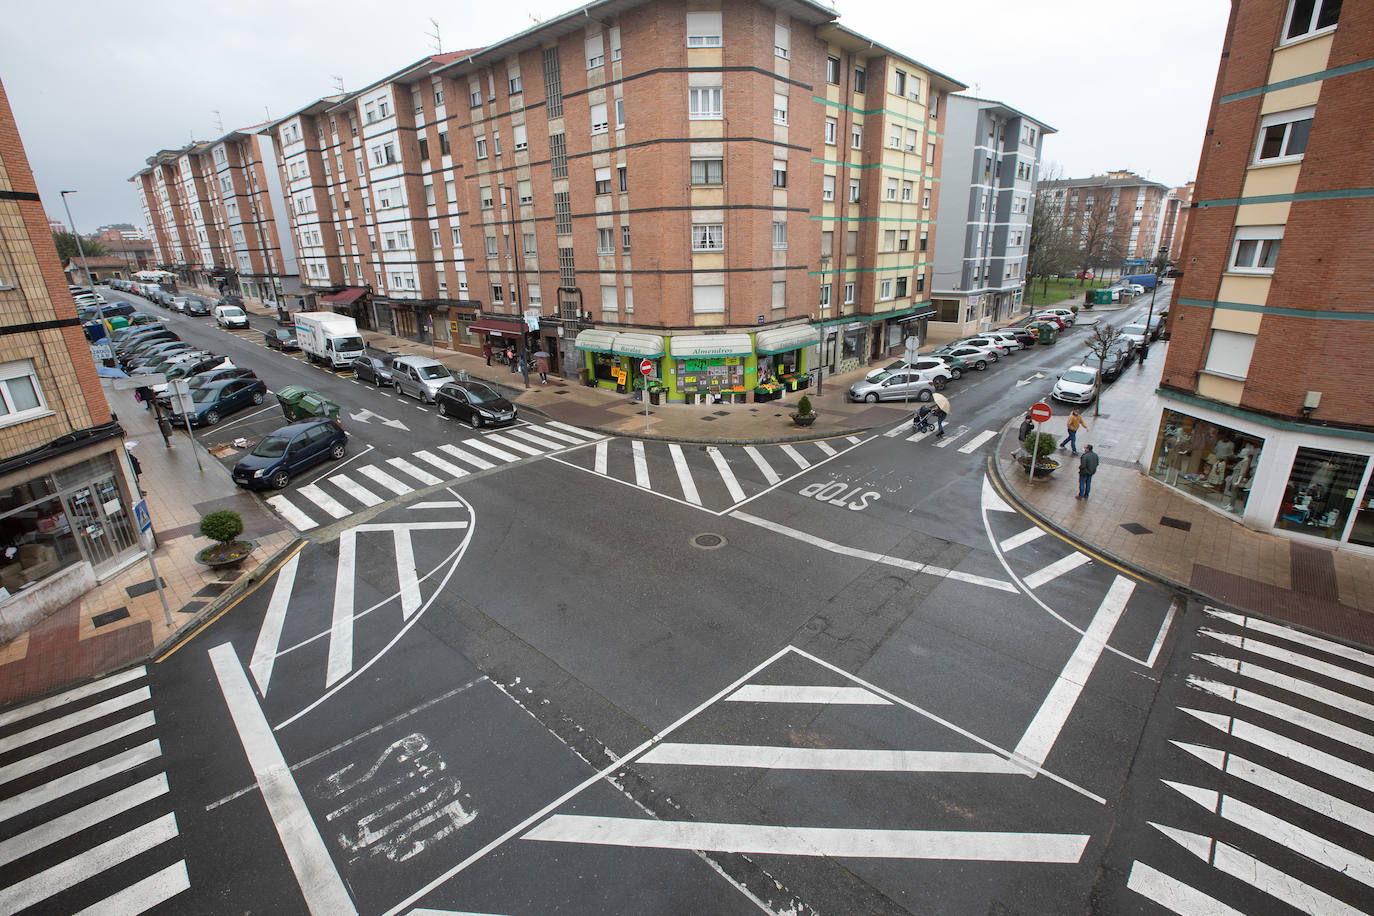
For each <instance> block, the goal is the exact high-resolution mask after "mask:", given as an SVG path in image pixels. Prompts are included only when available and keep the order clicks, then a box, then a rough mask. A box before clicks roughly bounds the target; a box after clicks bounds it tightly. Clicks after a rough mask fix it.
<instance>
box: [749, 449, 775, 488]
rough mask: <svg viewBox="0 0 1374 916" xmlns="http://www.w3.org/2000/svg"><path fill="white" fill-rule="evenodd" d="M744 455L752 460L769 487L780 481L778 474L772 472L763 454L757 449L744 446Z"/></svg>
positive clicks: (771, 467)
mask: <svg viewBox="0 0 1374 916" xmlns="http://www.w3.org/2000/svg"><path fill="white" fill-rule="evenodd" d="M744 453H745V454H746V455H748V456H749V457H750V458H752V459H754V464H755V465H756V466H757V467H758V469H759V473H760V474H762V475H763V479H764V480H766V481H768V483H769V485H770V486H771V485H772V484H775V483H780V482H781V481H782V477H780V476H778V472H777V471H775V470H773V466H772V465H771V464H769V463H768V459H766V458H764V457H763V453H762V452H760V451H759V450H758V449H757V448H755V447H754V446H752V445H746V446H745V447H744Z"/></svg>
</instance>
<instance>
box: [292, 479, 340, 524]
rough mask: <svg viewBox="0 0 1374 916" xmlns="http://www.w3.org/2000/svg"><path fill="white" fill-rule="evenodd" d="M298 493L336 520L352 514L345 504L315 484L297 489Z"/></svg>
mask: <svg viewBox="0 0 1374 916" xmlns="http://www.w3.org/2000/svg"><path fill="white" fill-rule="evenodd" d="M296 492H297V493H298V494H299V495H301V496H304V497H305V498H306V499H308V500H310V501H311V502H312V503H314V504H315V505H317V506H319V507H320V508H321V509H323V510H324V511H326V512H328V513H329V514H330V515H332V516H334V517H335V518H343V517H344V516H346V515H351V514H352V513H350V512H349V511H348V508H347V507H345V506H344V504H343V503H341V502H339V501H338V500H337V499H335V498H334V497H332V496H330V495H329V494H328V493H326V492H324V491H323V490H321V489H320V488H319V487H318V486H316V485H315V484H313V483H312V484H306V485H305V486H303V487H297V488H296Z"/></svg>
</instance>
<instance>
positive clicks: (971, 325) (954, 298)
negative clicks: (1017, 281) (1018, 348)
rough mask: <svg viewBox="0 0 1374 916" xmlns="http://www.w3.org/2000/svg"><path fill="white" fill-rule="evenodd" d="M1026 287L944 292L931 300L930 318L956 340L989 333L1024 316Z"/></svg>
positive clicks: (950, 337) (936, 294)
mask: <svg viewBox="0 0 1374 916" xmlns="http://www.w3.org/2000/svg"><path fill="white" fill-rule="evenodd" d="M1024 310H1025V288H1024V287H1023V286H1021V285H1017V286H1016V287H1014V288H1009V289H995V290H984V291H981V292H973V291H963V290H941V291H940V292H938V293H935V294H934V295H933V296H932V298H931V318H932V320H933V321H934V322H935V323H936V324H937V325H938V326H939V328H940V329H941V331H943V332H944V335H945V336H947V337H948V338H949V339H951V340H953V339H956V338H959V337H965V336H967V335H970V334H977V333H978V332H980V331H986V330H989V329H991V328H994V327H996V326H998V325H1000V324H1004V323H1006V322H1008V321H1010V320H1011V319H1013V318H1015V317H1017V316H1018V315H1020V314H1022V312H1023V311H1024Z"/></svg>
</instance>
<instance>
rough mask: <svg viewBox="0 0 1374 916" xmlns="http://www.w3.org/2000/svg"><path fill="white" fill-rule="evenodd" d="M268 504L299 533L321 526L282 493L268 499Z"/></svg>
mask: <svg viewBox="0 0 1374 916" xmlns="http://www.w3.org/2000/svg"><path fill="white" fill-rule="evenodd" d="M266 503H267V504H268V505H269V506H271V507H272V508H273V509H276V510H277V514H278V515H280V516H281V517H282V518H284V519H286V521H287V523H288V524H290V525H291V527H293V528H295V529H296V530H297V531H309V530H310V529H311V528H314V527H315V526H316V525H318V524H319V523H318V522H316V521H315V520H314V519H313V518H311V517H310V516H308V515H306V514H305V513H304V512H302V511H301V510H300V509H297V508H296V506H295V505H294V504H293V503H292V502H291V501H290V500H289V499H287V498H286V497H285V496H282V495H281V494H280V493H278V494H277V495H276V496H269V497H267V499H266Z"/></svg>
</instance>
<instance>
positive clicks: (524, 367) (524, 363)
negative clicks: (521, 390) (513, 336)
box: [519, 354, 530, 388]
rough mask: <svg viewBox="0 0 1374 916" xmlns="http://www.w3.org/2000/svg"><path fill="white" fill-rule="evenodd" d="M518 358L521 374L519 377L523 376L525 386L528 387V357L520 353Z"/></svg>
mask: <svg viewBox="0 0 1374 916" xmlns="http://www.w3.org/2000/svg"><path fill="white" fill-rule="evenodd" d="M519 360H520V376H521V378H523V379H524V380H525V387H526V388H528V387H530V361H529V357H527V356H525V355H523V354H521V355H520V357H519Z"/></svg>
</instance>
